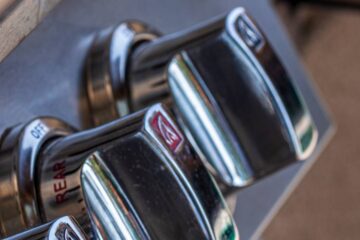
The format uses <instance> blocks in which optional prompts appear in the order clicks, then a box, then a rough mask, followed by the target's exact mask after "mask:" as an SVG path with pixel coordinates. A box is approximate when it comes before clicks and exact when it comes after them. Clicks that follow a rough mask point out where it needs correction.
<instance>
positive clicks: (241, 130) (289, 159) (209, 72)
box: [86, 8, 318, 187]
mask: <svg viewBox="0 0 360 240" xmlns="http://www.w3.org/2000/svg"><path fill="white" fill-rule="evenodd" d="M86 72H87V88H88V96H89V100H90V105H91V109H92V113H93V117H94V123H95V124H102V123H104V122H107V121H110V120H113V119H115V118H118V117H120V116H124V115H126V114H128V113H129V112H133V111H136V110H139V109H142V108H144V107H146V106H149V105H151V104H153V103H155V102H159V101H160V102H163V103H165V104H167V105H168V106H170V107H171V109H172V110H173V111H174V113H175V115H176V118H177V121H178V122H179V124H180V126H181V127H182V129H183V130H184V132H185V133H186V135H187V136H188V138H189V140H190V141H191V142H192V144H193V145H194V146H195V147H196V149H197V151H198V153H199V154H200V155H201V156H202V159H203V161H204V162H206V164H207V166H208V168H209V169H210V170H211V172H212V173H214V175H215V176H216V178H217V179H218V180H220V182H222V183H224V184H225V185H227V186H228V187H243V186H247V185H249V184H251V183H252V182H253V181H255V180H257V179H260V178H262V177H264V176H267V175H269V174H271V173H273V172H274V171H277V170H279V169H281V168H283V167H285V166H287V165H289V164H291V163H293V162H296V161H298V160H304V159H306V158H307V157H308V156H309V155H310V154H311V153H312V152H313V150H314V148H315V146H316V144H317V136H318V134H317V128H316V126H315V124H314V122H313V120H312V117H311V115H310V113H309V110H308V107H307V106H306V104H305V101H304V99H303V97H302V94H301V92H300V91H299V90H298V89H297V87H296V86H295V85H294V84H293V82H292V80H291V79H290V77H289V75H288V73H287V71H286V69H285V67H284V66H283V65H282V63H281V62H280V60H279V59H278V57H277V56H276V54H275V52H274V50H273V49H272V47H271V45H270V44H269V42H268V41H267V39H266V36H265V35H264V33H263V32H262V31H261V30H260V29H259V27H258V26H257V25H256V23H255V22H254V21H253V20H252V19H251V17H249V16H248V15H247V13H246V11H245V10H244V9H243V8H236V9H234V10H232V11H231V12H230V13H229V14H227V15H226V16H224V17H218V18H216V19H214V20H210V21H209V22H206V23H204V24H200V25H198V26H195V27H194V28H191V29H188V30H184V31H182V32H178V33H174V34H170V35H165V36H160V34H159V33H158V32H157V31H155V30H153V29H152V28H150V27H149V26H147V25H145V24H142V23H139V22H126V23H122V24H120V25H119V26H118V27H117V28H115V29H113V30H112V31H108V32H106V33H102V34H100V35H99V37H97V38H96V39H95V41H94V45H93V48H92V50H91V52H90V54H89V58H88V60H87V65H86Z"/></svg>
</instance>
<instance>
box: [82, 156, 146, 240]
mask: <svg viewBox="0 0 360 240" xmlns="http://www.w3.org/2000/svg"><path fill="white" fill-rule="evenodd" d="M81 186H82V192H83V195H84V198H85V201H86V205H87V210H88V211H89V215H90V219H91V221H92V224H93V226H94V228H93V229H94V231H95V234H96V236H97V238H99V239H129V240H130V239H149V237H148V236H147V234H146V233H144V232H142V230H141V227H140V226H137V224H136V221H135V219H134V218H133V216H131V214H129V212H130V211H129V209H127V208H126V205H125V204H124V202H123V201H122V199H123V198H127V197H126V195H125V193H124V192H123V190H122V189H121V186H119V183H117V182H116V179H115V178H114V176H113V175H112V173H111V171H110V170H109V169H108V168H107V166H106V165H105V163H104V162H103V161H102V159H101V157H100V156H99V154H97V153H94V154H92V155H91V156H89V158H88V159H87V160H86V161H85V163H84V165H83V167H82V172H81ZM119 194H120V195H121V197H119V196H118V195H119ZM142 227H143V226H142Z"/></svg>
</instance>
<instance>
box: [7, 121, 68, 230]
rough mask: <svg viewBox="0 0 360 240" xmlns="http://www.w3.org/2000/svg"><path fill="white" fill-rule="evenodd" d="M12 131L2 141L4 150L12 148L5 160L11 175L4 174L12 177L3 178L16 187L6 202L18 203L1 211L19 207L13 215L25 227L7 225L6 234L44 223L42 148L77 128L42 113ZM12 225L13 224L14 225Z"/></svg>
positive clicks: (12, 186) (10, 185)
mask: <svg viewBox="0 0 360 240" xmlns="http://www.w3.org/2000/svg"><path fill="white" fill-rule="evenodd" d="M8 131H9V132H10V133H9V134H8V135H6V136H5V137H4V139H3V141H2V142H1V144H2V145H1V146H0V152H3V151H4V152H5V151H9V152H11V153H10V154H9V155H6V156H7V159H4V160H3V161H4V162H5V164H8V165H10V166H9V168H11V172H9V173H8V174H9V175H8V176H3V177H5V178H6V177H7V178H8V179H5V180H3V182H1V183H0V184H1V185H3V187H8V188H9V189H12V192H11V194H12V196H13V198H12V199H11V200H8V201H9V203H8V204H7V205H6V206H8V205H9V204H10V205H12V206H17V209H3V210H2V209H1V207H0V213H1V212H3V211H4V212H8V211H19V212H17V213H15V214H14V215H13V216H15V218H17V221H18V225H16V224H15V223H12V224H13V226H17V227H22V229H8V228H6V227H5V226H3V227H5V229H4V231H5V233H3V234H5V235H8V234H9V233H10V234H11V233H14V232H12V231H14V230H15V231H21V230H24V229H26V228H29V227H34V226H36V225H38V224H40V223H41V221H42V220H41V217H40V211H39V209H38V202H37V189H36V180H37V165H38V155H39V152H40V151H41V149H42V147H43V146H44V144H46V143H48V141H49V140H51V139H54V138H57V137H61V136H65V135H68V134H70V133H72V132H73V131H74V130H73V128H72V127H70V126H69V125H67V124H66V123H64V122H63V121H61V120H59V119H56V118H51V117H40V118H36V119H34V120H32V121H30V122H29V123H27V124H24V125H23V126H21V127H20V129H17V133H16V134H11V131H12V129H9V130H8ZM6 185H7V186H6ZM3 197H6V196H3ZM10 201H11V202H12V203H11V202H10ZM6 206H5V208H6ZM2 207H4V206H2ZM2 215H3V214H2V213H1V215H0V221H1V225H3V223H4V221H3V219H2V218H3V216H2ZM9 226H10V225H9ZM10 228H12V227H11V226H10Z"/></svg>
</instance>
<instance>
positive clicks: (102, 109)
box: [86, 21, 158, 125]
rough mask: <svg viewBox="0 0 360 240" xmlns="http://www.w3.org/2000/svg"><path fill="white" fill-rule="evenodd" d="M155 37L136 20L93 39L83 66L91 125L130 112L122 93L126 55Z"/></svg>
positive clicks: (126, 98) (127, 61)
mask: <svg viewBox="0 0 360 240" xmlns="http://www.w3.org/2000/svg"><path fill="white" fill-rule="evenodd" d="M156 36H158V34H157V33H156V32H155V31H154V30H152V29H150V28H149V27H148V26H147V25H145V24H144V23H141V22H137V21H129V22H125V23H122V24H120V25H119V26H118V27H116V28H109V29H106V30H104V31H103V32H101V33H99V34H98V35H97V36H96V38H95V40H94V43H93V45H92V48H91V52H90V53H89V56H90V57H89V58H88V61H87V63H86V64H87V68H86V76H87V77H86V79H87V95H88V98H89V101H90V102H91V105H90V107H91V112H92V116H93V121H94V124H95V125H100V124H102V123H104V122H109V121H111V120H114V119H116V118H118V117H120V116H124V115H126V114H128V113H129V112H130V110H131V109H129V106H128V98H129V96H128V94H129V93H128V91H127V90H126V84H127V83H126V78H127V76H126V74H127V73H126V72H127V69H128V67H129V66H128V65H129V57H130V56H129V55H130V53H131V50H132V49H133V48H134V46H136V45H138V44H139V43H141V42H143V41H150V40H152V39H154V38H155V37H156ZM103 49H106V51H103ZM99 63H101V64H99Z"/></svg>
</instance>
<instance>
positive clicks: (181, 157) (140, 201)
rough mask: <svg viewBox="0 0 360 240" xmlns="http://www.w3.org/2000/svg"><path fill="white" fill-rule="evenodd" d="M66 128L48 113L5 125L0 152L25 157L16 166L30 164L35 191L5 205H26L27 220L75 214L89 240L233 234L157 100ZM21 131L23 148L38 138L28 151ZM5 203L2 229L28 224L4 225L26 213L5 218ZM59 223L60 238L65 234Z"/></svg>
mask: <svg viewBox="0 0 360 240" xmlns="http://www.w3.org/2000/svg"><path fill="white" fill-rule="evenodd" d="M71 131H72V129H71V128H70V127H68V126H67V125H66V124H64V123H62V122H61V121H59V120H56V119H51V118H39V119H36V120H34V121H32V122H30V123H29V124H25V125H24V126H20V127H19V128H13V129H10V130H9V132H8V134H7V135H5V136H6V138H5V140H4V141H3V142H2V145H1V147H2V150H3V151H4V152H7V149H11V150H12V151H13V152H15V153H17V154H18V155H19V156H23V157H24V158H23V162H21V163H20V164H22V165H21V166H19V167H18V166H17V168H18V169H22V168H23V167H26V166H28V165H26V164H25V163H32V164H33V166H32V169H31V176H32V178H30V179H33V180H34V181H29V183H31V185H28V186H29V187H31V189H33V190H34V192H33V194H34V195H28V199H23V198H22V197H21V194H20V193H19V192H14V193H13V194H12V196H11V197H12V198H13V199H14V200H12V201H13V202H9V203H8V204H7V205H5V206H4V207H9V206H10V204H18V206H26V204H27V203H28V202H30V203H32V204H33V206H35V208H34V212H35V213H36V214H37V215H36V216H34V217H33V220H34V221H36V223H34V225H39V224H40V223H45V222H50V221H52V220H54V219H57V218H59V217H61V216H64V215H71V216H74V218H75V219H76V220H77V221H78V222H79V223H80V226H81V228H82V229H83V230H84V231H85V232H86V233H87V234H88V235H89V237H91V238H94V237H97V238H100V239H114V238H115V239H117V238H119V239H238V233H237V228H236V226H235V223H234V221H233V219H232V216H231V213H230V212H229V210H228V208H227V206H226V204H225V202H224V199H223V197H222V195H221V193H220V191H219V190H218V187H217V185H216V183H215V182H214V181H213V179H212V177H211V175H210V174H209V173H208V171H207V170H206V168H205V167H204V165H203V164H202V162H201V160H200V158H199V157H198V156H197V155H196V153H195V152H194V150H193V149H192V147H191V145H189V143H188V142H187V140H186V138H185V137H184V135H183V133H182V132H181V131H180V129H179V128H178V127H177V126H176V125H175V123H174V121H173V119H172V118H171V117H170V115H169V113H168V112H167V111H166V110H165V109H164V108H163V107H162V106H161V105H160V104H158V105H154V106H152V107H150V108H148V109H146V110H143V111H140V112H137V113H134V114H130V115H128V116H126V117H124V118H122V119H118V120H116V121H114V122H111V123H108V124H106V125H103V126H100V127H97V128H94V129H91V130H87V131H83V132H78V133H73V134H70V132H71ZM28 133H29V134H30V135H31V136H32V138H31V139H29V142H30V143H31V144H30V146H34V145H36V144H37V145H36V146H37V147H36V148H34V149H35V150H34V151H33V152H31V153H32V154H30V155H29V154H27V153H28V151H27V149H28V148H27V146H28V144H29V142H24V141H23V138H22V137H23V136H27V134H28ZM41 138H43V141H40V140H39V139H41ZM45 140H46V141H45ZM18 142H19V143H20V145H17V144H15V143H18ZM26 154H27V155H26ZM16 156H17V155H16V154H15V155H10V156H9V157H8V158H4V159H9V160H17V159H16ZM19 174H20V173H19V172H16V173H12V175H11V176H9V175H6V174H4V175H3V176H1V177H2V179H3V181H2V183H3V185H4V186H5V184H4V183H8V182H11V181H15V182H17V183H19V182H20V181H21V179H22V177H24V175H19ZM6 187H8V186H7V185H6ZM10 187H11V186H10ZM15 187H16V185H15ZM5 200H6V199H5ZM4 207H3V206H1V213H2V216H3V218H2V219H1V220H2V221H1V224H2V226H5V227H7V228H6V229H5V230H6V232H4V235H6V234H10V231H12V232H16V231H17V232H18V231H22V230H25V229H26V228H28V227H31V226H30V225H29V224H28V225H22V226H17V228H14V227H13V228H11V227H10V223H11V220H12V219H14V220H13V221H12V222H14V223H16V221H20V220H22V219H26V217H27V215H26V214H24V213H23V212H20V211H14V212H11V213H12V214H13V218H10V217H8V215H6V214H8V213H9V212H8V211H7V210H8V209H6V208H4ZM32 216H33V215H32ZM8 219H9V220H8ZM18 219H20V220H18ZM15 220H16V221H15ZM15 226H16V225H15ZM64 226H65V225H64ZM64 226H63V227H60V228H61V229H62V230H61V231H62V232H61V234H63V235H61V236H65V235H64V234H65V233H66V234H67V236H69V235H68V234H69V232H67V230H66V229H67V228H66V226H65V227H64ZM40 229H42V228H40ZM34 231H35V230H34ZM56 231H57V230H56ZM60 239H61V238H60Z"/></svg>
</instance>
